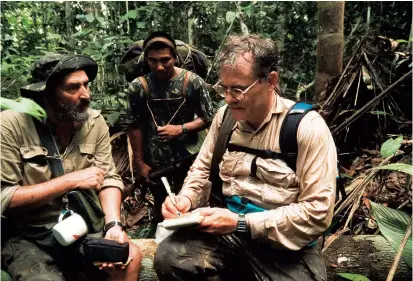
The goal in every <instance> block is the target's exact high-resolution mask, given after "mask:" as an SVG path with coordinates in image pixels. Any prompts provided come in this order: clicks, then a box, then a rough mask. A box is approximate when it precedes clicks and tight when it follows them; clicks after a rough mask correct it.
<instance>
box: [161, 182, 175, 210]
mask: <svg viewBox="0 0 413 281" xmlns="http://www.w3.org/2000/svg"><path fill="white" fill-rule="evenodd" d="M161 181H162V183H163V185H164V186H165V189H166V192H167V193H168V195H169V197H171V201H172V203H173V204H174V205H175V206H176V200H175V194H174V193H172V191H171V186H170V185H169V182H168V179H167V178H166V177H161Z"/></svg>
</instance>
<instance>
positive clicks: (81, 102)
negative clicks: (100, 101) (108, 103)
mask: <svg viewBox="0 0 413 281" xmlns="http://www.w3.org/2000/svg"><path fill="white" fill-rule="evenodd" d="M90 102H91V100H90V99H81V100H79V101H78V102H77V103H76V107H77V108H85V107H88V106H89V105H90Z"/></svg>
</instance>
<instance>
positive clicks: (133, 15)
mask: <svg viewBox="0 0 413 281" xmlns="http://www.w3.org/2000/svg"><path fill="white" fill-rule="evenodd" d="M127 15H128V18H130V19H136V17H137V16H138V11H136V10H130V11H129V12H128V13H127Z"/></svg>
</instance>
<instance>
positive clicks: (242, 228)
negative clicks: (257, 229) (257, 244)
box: [237, 214, 248, 233]
mask: <svg viewBox="0 0 413 281" xmlns="http://www.w3.org/2000/svg"><path fill="white" fill-rule="evenodd" d="M237 232H242V233H246V232H248V228H247V220H246V219H245V215H244V214H239V215H238V225H237Z"/></svg>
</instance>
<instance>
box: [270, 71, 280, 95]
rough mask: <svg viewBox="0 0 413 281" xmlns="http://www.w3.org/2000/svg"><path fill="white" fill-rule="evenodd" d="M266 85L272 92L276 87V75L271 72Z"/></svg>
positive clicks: (274, 72)
mask: <svg viewBox="0 0 413 281" xmlns="http://www.w3.org/2000/svg"><path fill="white" fill-rule="evenodd" d="M268 84H270V90H271V91H273V90H274V89H276V88H277V86H278V73H277V72H276V71H271V72H270V74H269V75H268Z"/></svg>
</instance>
